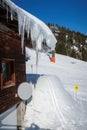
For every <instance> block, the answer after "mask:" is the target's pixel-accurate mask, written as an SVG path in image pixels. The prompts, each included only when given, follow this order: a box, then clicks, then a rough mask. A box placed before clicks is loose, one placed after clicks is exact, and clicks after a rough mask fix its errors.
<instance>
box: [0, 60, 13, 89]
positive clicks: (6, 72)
mask: <svg viewBox="0 0 87 130" xmlns="http://www.w3.org/2000/svg"><path fill="white" fill-rule="evenodd" d="M14 62H15V60H13V59H2V60H1V87H2V88H7V87H10V86H13V85H15V71H14Z"/></svg>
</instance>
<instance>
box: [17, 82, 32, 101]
mask: <svg viewBox="0 0 87 130" xmlns="http://www.w3.org/2000/svg"><path fill="white" fill-rule="evenodd" d="M18 96H19V97H20V98H21V99H22V100H28V99H29V98H30V97H31V96H32V86H31V85H30V84H29V83H27V82H23V83H21V84H20V85H19V87H18Z"/></svg>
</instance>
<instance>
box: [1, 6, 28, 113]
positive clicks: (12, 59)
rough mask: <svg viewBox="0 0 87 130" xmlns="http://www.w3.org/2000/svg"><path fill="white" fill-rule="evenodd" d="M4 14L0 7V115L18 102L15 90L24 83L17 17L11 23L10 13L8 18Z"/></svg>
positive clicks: (3, 9) (22, 57)
mask: <svg viewBox="0 0 87 130" xmlns="http://www.w3.org/2000/svg"><path fill="white" fill-rule="evenodd" d="M6 13H7V12H6V9H5V8H3V7H2V6H1V5H0V114H1V113H3V112H4V111H6V110H8V109H9V108H11V107H12V106H14V105H15V104H17V103H18V102H20V99H19V97H18V95H17V89H18V86H19V85H20V84H21V83H22V82H25V81H26V72H25V67H26V66H25V51H24V52H23V53H22V48H21V40H20V37H19V35H18V22H17V15H16V14H15V18H14V19H15V20H13V21H11V20H10V13H9V14H8V18H6Z"/></svg>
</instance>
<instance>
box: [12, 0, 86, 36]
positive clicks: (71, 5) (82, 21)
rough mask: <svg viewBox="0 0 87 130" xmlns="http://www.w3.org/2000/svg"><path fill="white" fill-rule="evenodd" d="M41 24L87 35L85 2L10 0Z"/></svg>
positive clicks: (67, 0)
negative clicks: (39, 20)
mask: <svg viewBox="0 0 87 130" xmlns="http://www.w3.org/2000/svg"><path fill="white" fill-rule="evenodd" d="M12 1H13V2H14V3H15V4H17V5H18V6H20V7H21V8H23V9H25V10H26V11H28V12H29V13H31V14H32V15H34V16H36V17H37V18H39V19H41V20H42V21H43V22H46V23H48V22H49V23H52V24H58V25H60V26H64V27H66V28H69V29H70V30H74V31H77V32H80V33H82V34H87V0H12Z"/></svg>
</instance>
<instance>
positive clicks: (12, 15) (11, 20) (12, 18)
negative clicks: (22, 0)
mask: <svg viewBox="0 0 87 130" xmlns="http://www.w3.org/2000/svg"><path fill="white" fill-rule="evenodd" d="M11 21H13V11H12V9H11Z"/></svg>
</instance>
